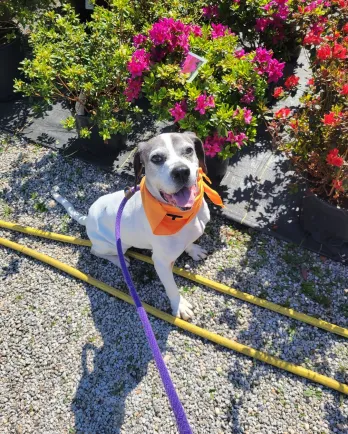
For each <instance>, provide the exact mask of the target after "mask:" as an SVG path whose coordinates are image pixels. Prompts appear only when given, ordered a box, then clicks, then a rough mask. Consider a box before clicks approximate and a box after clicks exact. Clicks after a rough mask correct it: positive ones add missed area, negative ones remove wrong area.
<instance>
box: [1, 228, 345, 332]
mask: <svg viewBox="0 0 348 434" xmlns="http://www.w3.org/2000/svg"><path fill="white" fill-rule="evenodd" d="M0 227H2V228H5V229H11V230H15V231H18V232H23V233H25V234H29V235H35V236H39V237H43V238H48V239H50V240H55V241H62V242H64V243H69V244H77V245H80V246H91V242H90V241H89V240H84V239H82V238H76V237H70V236H67V235H62V234H57V233H54V232H47V231H42V230H40V229H35V228H31V227H28V226H21V225H18V224H15V223H10V222H6V221H3V220H0ZM127 255H128V256H130V257H132V258H135V259H138V260H140V261H143V262H147V263H148V264H153V262H152V260H151V258H150V257H148V256H146V255H142V254H141V253H136V252H133V251H131V250H128V252H127ZM173 272H174V273H175V274H177V275H179V276H182V277H185V278H186V279H189V280H192V281H193V282H196V283H199V284H202V285H205V286H208V287H209V288H212V289H215V290H216V291H219V292H222V293H224V294H228V295H230V296H232V297H236V298H239V299H240V300H243V301H247V302H248V303H252V304H255V305H257V306H260V307H263V308H265V309H269V310H272V311H274V312H277V313H280V314H281V315H285V316H288V317H289V318H293V319H296V320H298V321H302V322H304V323H306V324H310V325H312V326H314V327H318V328H321V329H324V330H326V331H328V332H331V333H335V334H337V335H340V336H343V337H345V338H348V329H346V328H344V327H340V326H338V325H335V324H331V323H329V322H327V321H323V320H321V319H317V318H314V317H312V316H309V315H306V314H304V313H301V312H297V311H296V310H293V309H289V308H287V307H283V306H280V305H279V304H276V303H272V302H271V301H267V300H264V299H262V298H259V297H255V296H254V295H251V294H247V293H246V292H242V291H238V290H237V289H235V288H230V287H229V286H227V285H223V284H222V283H218V282H214V281H213V280H210V279H206V278H205V277H203V276H200V275H199V274H195V273H190V272H189V271H186V270H183V269H182V268H178V267H174V268H173Z"/></svg>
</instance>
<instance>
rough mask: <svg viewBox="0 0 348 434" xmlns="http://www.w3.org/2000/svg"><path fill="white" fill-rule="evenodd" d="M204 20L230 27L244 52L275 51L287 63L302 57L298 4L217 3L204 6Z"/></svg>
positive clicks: (262, 0) (271, 0) (273, 0)
mask: <svg viewBox="0 0 348 434" xmlns="http://www.w3.org/2000/svg"><path fill="white" fill-rule="evenodd" d="M202 3H203V4H204V6H203V7H202V16H203V20H205V21H209V22H213V23H222V24H225V25H227V26H229V27H230V28H231V29H232V31H233V32H235V33H236V34H238V35H239V36H240V39H241V42H242V44H243V46H244V48H249V49H250V48H251V49H256V48H257V47H259V46H265V47H267V48H272V50H273V52H274V54H275V56H276V57H277V58H281V59H283V60H285V61H289V60H294V59H296V58H297V57H298V55H299V48H300V41H301V34H300V31H299V30H300V28H299V27H298V26H297V21H296V17H295V16H294V12H297V9H298V5H300V4H302V3H301V2H300V1H296V0H292V1H291V0H238V1H228V0H222V1H220V0H215V1H212V2H202Z"/></svg>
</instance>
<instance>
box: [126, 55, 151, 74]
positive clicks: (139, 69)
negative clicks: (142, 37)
mask: <svg viewBox="0 0 348 434" xmlns="http://www.w3.org/2000/svg"><path fill="white" fill-rule="evenodd" d="M149 67H150V53H147V52H146V51H145V50H144V49H141V50H136V51H135V52H134V53H133V56H132V59H131V61H130V62H128V64H127V69H128V71H129V72H130V73H131V75H132V77H139V76H141V75H142V73H143V72H144V71H148V70H149Z"/></svg>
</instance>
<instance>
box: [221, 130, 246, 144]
mask: <svg viewBox="0 0 348 434" xmlns="http://www.w3.org/2000/svg"><path fill="white" fill-rule="evenodd" d="M247 138H248V136H247V135H246V134H244V133H239V134H234V132H233V131H229V132H228V135H227V139H226V140H227V141H229V142H231V143H233V144H236V145H237V146H238V148H241V147H242V145H243V144H244V140H246V139H247Z"/></svg>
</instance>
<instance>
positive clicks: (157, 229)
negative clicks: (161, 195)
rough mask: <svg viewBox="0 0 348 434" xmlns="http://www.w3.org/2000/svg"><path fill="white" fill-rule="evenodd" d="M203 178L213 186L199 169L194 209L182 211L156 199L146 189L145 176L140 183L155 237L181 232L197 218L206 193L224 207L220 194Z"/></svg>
mask: <svg viewBox="0 0 348 434" xmlns="http://www.w3.org/2000/svg"><path fill="white" fill-rule="evenodd" d="M203 178H205V179H206V180H207V181H208V182H209V183H210V184H211V181H210V179H209V178H208V177H207V176H206V175H205V173H203V171H202V169H199V172H198V179H197V188H198V194H197V196H196V197H195V200H194V203H193V206H192V208H191V209H189V210H187V211H182V210H180V209H179V208H177V207H175V206H173V205H170V204H166V203H163V202H160V201H159V200H157V199H155V198H154V197H153V196H152V194H151V193H150V192H149V190H148V189H147V188H146V185H145V176H144V178H143V179H142V180H141V182H140V192H141V199H142V202H143V206H144V210H145V214H146V217H147V219H148V221H149V223H150V226H151V229H152V232H153V233H154V234H155V235H174V234H176V233H177V232H179V231H180V230H181V229H182V228H183V227H184V226H185V225H187V223H189V222H190V221H191V220H192V219H193V218H195V217H196V215H197V213H198V211H199V209H200V207H201V205H202V202H203V197H204V193H206V195H207V196H208V197H209V199H210V200H211V201H212V202H213V203H214V204H215V205H218V206H221V207H224V204H223V203H222V200H221V197H220V196H219V194H218V193H217V192H216V191H215V190H213V189H212V188H210V187H209V185H208V184H206V182H205V181H204V179H203Z"/></svg>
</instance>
